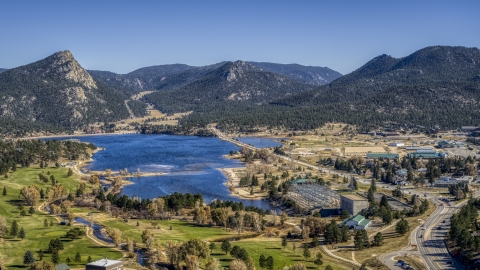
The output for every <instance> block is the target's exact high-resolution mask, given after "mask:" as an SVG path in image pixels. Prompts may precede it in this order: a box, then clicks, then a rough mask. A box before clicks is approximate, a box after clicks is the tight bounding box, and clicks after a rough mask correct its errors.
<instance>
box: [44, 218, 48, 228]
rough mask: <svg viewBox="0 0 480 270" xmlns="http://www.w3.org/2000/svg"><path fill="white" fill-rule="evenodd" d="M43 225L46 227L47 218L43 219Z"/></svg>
mask: <svg viewBox="0 0 480 270" xmlns="http://www.w3.org/2000/svg"><path fill="white" fill-rule="evenodd" d="M43 227H48V220H47V219H44V220H43Z"/></svg>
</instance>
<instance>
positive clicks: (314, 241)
mask: <svg viewBox="0 0 480 270" xmlns="http://www.w3.org/2000/svg"><path fill="white" fill-rule="evenodd" d="M312 245H313V247H314V248H316V247H318V237H317V236H316V235H315V236H314V237H313V238H312Z"/></svg>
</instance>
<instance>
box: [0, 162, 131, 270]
mask: <svg viewBox="0 0 480 270" xmlns="http://www.w3.org/2000/svg"><path fill="white" fill-rule="evenodd" d="M47 172H50V173H51V175H54V176H55V179H56V180H58V182H59V183H60V184H62V185H63V186H64V187H66V188H67V189H68V190H70V192H75V188H76V186H77V183H78V182H77V181H76V178H77V177H78V176H76V175H73V176H70V177H67V172H68V169H67V168H48V169H40V168H18V169H17V171H16V172H12V173H10V174H9V177H8V178H7V179H5V178H3V177H2V178H0V179H1V180H0V189H2V190H3V187H6V189H7V195H6V196H3V195H0V215H2V216H4V217H5V218H6V219H7V223H8V229H9V230H10V226H11V224H12V222H13V221H14V220H16V221H17V223H18V227H19V228H22V227H23V228H24V230H25V232H26V238H25V239H23V240H22V239H20V238H19V237H16V238H12V237H10V236H8V237H7V238H6V239H4V240H3V242H2V243H1V244H0V258H1V259H2V260H3V261H4V262H5V265H6V267H8V268H9V269H16V268H23V267H24V265H23V256H24V254H25V252H26V251H27V250H30V251H32V252H33V253H34V256H35V259H37V260H38V259H39V253H38V252H39V251H40V249H42V250H44V251H45V250H46V249H47V248H48V243H49V242H50V240H51V239H55V238H61V237H63V236H64V235H65V233H66V232H67V231H68V230H69V229H71V227H69V226H61V225H58V222H57V221H56V219H55V218H53V217H50V216H48V215H46V214H44V213H42V212H39V211H38V210H37V209H36V208H37V207H38V205H37V206H35V213H34V214H33V215H28V214H27V215H26V216H21V214H20V209H19V208H18V206H19V205H20V202H21V199H22V198H21V196H20V189H21V188H22V187H24V186H29V185H36V186H38V187H39V188H43V190H46V189H47V188H48V187H50V186H51V183H43V182H41V181H40V180H39V179H38V174H39V173H43V174H44V175H46V176H47ZM40 203H42V201H40V202H39V204H40ZM29 208H30V206H24V210H25V211H27V212H28V210H29ZM44 219H47V221H48V223H50V221H53V223H54V225H53V226H48V227H44ZM61 240H62V242H64V248H65V249H64V250H61V251H60V252H59V254H60V261H61V262H65V261H66V259H67V257H70V259H71V260H72V263H71V265H73V266H74V267H75V265H78V266H81V265H84V264H85V263H86V262H87V257H88V256H91V258H92V259H93V260H95V259H101V258H104V257H108V258H112V259H116V258H120V257H121V256H122V254H121V252H119V251H116V250H114V249H110V248H103V247H98V246H96V244H95V243H94V242H92V241H91V240H90V239H88V238H87V237H83V239H78V240H73V241H71V240H70V239H67V238H61ZM0 241H1V240H0ZM77 252H80V254H81V256H82V262H81V263H74V262H73V258H74V257H75V254H76V253H77ZM50 256H51V254H48V253H45V254H44V258H43V260H46V261H50Z"/></svg>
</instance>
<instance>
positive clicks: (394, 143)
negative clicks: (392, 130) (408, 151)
mask: <svg viewBox="0 0 480 270" xmlns="http://www.w3.org/2000/svg"><path fill="white" fill-rule="evenodd" d="M390 146H393V147H402V146H405V144H404V143H403V142H392V143H391V144H390Z"/></svg>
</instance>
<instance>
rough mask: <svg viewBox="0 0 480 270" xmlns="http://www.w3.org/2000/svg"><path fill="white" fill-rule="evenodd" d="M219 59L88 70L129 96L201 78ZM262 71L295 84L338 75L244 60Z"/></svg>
mask: <svg viewBox="0 0 480 270" xmlns="http://www.w3.org/2000/svg"><path fill="white" fill-rule="evenodd" d="M225 63H227V62H220V63H216V64H213V65H207V66H199V67H192V66H188V65H183V64H174V65H160V66H152V67H145V68H140V69H137V70H135V71H133V72H130V73H127V74H116V73H113V72H109V71H98V70H88V72H89V73H90V74H91V75H92V76H93V77H94V78H96V79H98V80H100V81H102V82H104V83H105V84H107V85H109V86H112V87H115V89H118V90H120V91H122V92H123V93H125V94H128V95H131V94H134V93H138V92H141V91H145V90H171V89H176V88H180V87H183V86H185V85H187V84H189V83H192V82H194V81H195V80H198V79H201V78H202V77H203V76H205V75H207V74H208V73H209V72H211V71H213V70H214V69H216V68H219V67H220V66H222V65H224V64H225ZM247 63H249V64H250V65H252V66H255V67H257V68H259V69H261V70H263V71H267V72H271V73H275V74H279V75H283V76H286V77H289V78H290V79H293V80H296V81H297V82H299V83H304V84H311V85H324V84H326V83H329V82H331V81H333V80H334V79H336V78H338V77H340V76H342V74H340V73H338V72H336V71H334V70H331V69H329V68H327V67H311V66H302V65H297V64H288V65H284V64H275V63H259V62H247Z"/></svg>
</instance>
